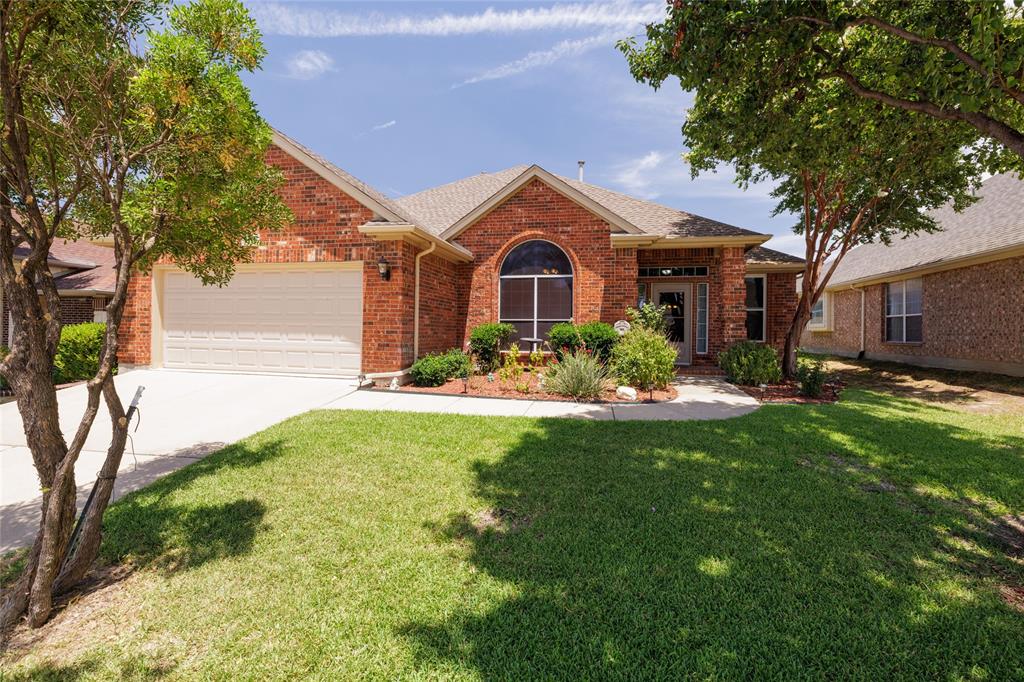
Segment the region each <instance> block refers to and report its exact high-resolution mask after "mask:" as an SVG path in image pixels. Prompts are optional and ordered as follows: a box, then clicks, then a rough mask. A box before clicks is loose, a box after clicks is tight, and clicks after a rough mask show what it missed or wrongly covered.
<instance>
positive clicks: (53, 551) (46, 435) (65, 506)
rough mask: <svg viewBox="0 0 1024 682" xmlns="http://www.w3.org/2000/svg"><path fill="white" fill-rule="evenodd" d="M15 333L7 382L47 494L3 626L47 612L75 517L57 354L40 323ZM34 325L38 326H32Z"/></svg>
mask: <svg viewBox="0 0 1024 682" xmlns="http://www.w3.org/2000/svg"><path fill="white" fill-rule="evenodd" d="M24 327H29V328H22V329H20V330H19V332H18V334H17V335H16V338H15V343H14V348H13V349H12V355H16V357H17V359H18V360H19V362H18V363H17V366H16V367H15V370H16V371H12V372H10V373H9V381H10V384H11V388H12V389H13V391H14V395H15V398H16V400H17V404H18V411H19V412H20V413H21V415H22V422H23V424H24V429H25V439H26V443H27V445H28V448H29V450H30V451H31V453H32V459H33V463H34V464H35V468H36V472H37V474H38V476H39V483H40V490H41V491H42V493H43V497H42V503H41V505H40V511H41V518H40V524H39V534H38V536H37V538H36V542H35V544H34V545H33V548H32V551H31V552H30V554H29V557H28V561H27V563H26V567H25V572H24V574H23V576H22V580H20V581H19V582H18V584H17V585H16V586H15V587H14V588H12V589H11V594H10V595H9V597H8V598H7V599H5V601H4V603H3V605H2V606H0V626H8V625H10V624H11V623H12V622H13V621H14V620H16V619H17V617H18V616H19V615H21V613H24V612H25V610H26V608H27V610H28V613H29V622H30V623H32V624H33V625H38V624H41V623H42V622H44V621H45V620H46V618H48V617H49V614H50V609H51V605H52V594H51V591H52V590H51V586H52V584H53V579H54V578H55V577H56V575H57V571H58V569H59V568H60V563H61V561H62V560H63V556H64V550H65V548H66V546H67V540H68V538H69V537H70V535H71V529H72V528H73V526H74V520H75V498H76V494H77V489H76V486H75V470H74V461H75V459H77V452H75V453H69V451H68V448H67V444H66V442H65V440H64V436H63V434H62V433H61V430H60V422H59V413H58V408H57V392H56V389H55V388H54V386H53V370H52V367H53V357H52V353H50V351H49V348H48V346H49V344H47V343H46V341H45V339H44V334H45V332H44V330H43V329H42V328H41V327H42V325H39V324H32V323H29V324H26V325H24ZM30 327H35V328H34V329H33V328H30Z"/></svg>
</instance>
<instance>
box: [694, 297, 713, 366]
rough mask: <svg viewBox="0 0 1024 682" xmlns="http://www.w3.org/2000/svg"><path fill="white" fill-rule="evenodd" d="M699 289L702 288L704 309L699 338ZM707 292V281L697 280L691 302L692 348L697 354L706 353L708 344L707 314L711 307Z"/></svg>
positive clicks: (708, 321) (708, 314)
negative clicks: (702, 330)
mask: <svg viewBox="0 0 1024 682" xmlns="http://www.w3.org/2000/svg"><path fill="white" fill-rule="evenodd" d="M701 290H703V299H704V310H703V312H704V338H701V334H700V331H701V323H700V314H701V306H700V302H701V298H702V294H701ZM709 293H710V292H709V290H708V283H707V282H698V283H697V286H696V294H695V295H694V297H693V304H694V308H695V311H694V320H693V324H694V336H695V337H696V338H694V340H693V350H694V352H695V353H696V354H697V355H707V354H708V346H709V343H708V328H709V327H710V320H709V316H710V312H711V311H710V308H711V306H710V301H709V300H708V296H709ZM702 341H703V342H704V343H703V346H702V345H701V342H702ZM702 348H703V349H702Z"/></svg>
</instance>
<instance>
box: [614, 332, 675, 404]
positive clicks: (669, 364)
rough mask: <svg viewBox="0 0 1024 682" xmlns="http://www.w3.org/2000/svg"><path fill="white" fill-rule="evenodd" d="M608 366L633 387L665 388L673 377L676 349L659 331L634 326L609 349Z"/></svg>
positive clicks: (650, 389) (646, 388)
mask: <svg viewBox="0 0 1024 682" xmlns="http://www.w3.org/2000/svg"><path fill="white" fill-rule="evenodd" d="M612 366H613V367H614V368H615V373H616V374H617V375H618V377H619V379H621V380H622V381H623V382H625V383H626V384H628V385H629V386H632V387H633V388H637V389H641V390H644V391H653V390H654V389H656V388H665V387H666V386H668V384H669V382H671V381H672V379H673V378H674V377H675V373H676V349H675V348H673V347H672V346H671V345H670V344H669V342H668V339H666V338H665V336H664V335H663V334H661V333H659V332H656V331H653V330H650V329H646V328H645V327H634V328H633V329H630V330H629V331H628V332H626V335H625V336H623V337H622V339H621V340H620V341H619V343H618V345H617V346H615V349H614V350H613V351H612Z"/></svg>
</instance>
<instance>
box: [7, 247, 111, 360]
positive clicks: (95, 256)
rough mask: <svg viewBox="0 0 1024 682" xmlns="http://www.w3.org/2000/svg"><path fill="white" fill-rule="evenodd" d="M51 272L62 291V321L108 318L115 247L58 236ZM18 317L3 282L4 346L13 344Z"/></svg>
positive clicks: (19, 254)
mask: <svg viewBox="0 0 1024 682" xmlns="http://www.w3.org/2000/svg"><path fill="white" fill-rule="evenodd" d="M26 255H27V249H26V247H24V246H19V247H16V248H15V249H14V258H15V260H16V261H18V260H21V259H22V258H24V257H25V256H26ZM48 264H49V266H50V272H51V273H52V274H53V277H54V282H55V283H56V285H57V292H58V294H59V295H60V307H61V322H63V323H64V324H80V323H82V322H104V321H106V319H107V313H106V310H105V308H106V307H107V303H109V302H110V298H111V297H112V296H113V295H114V283H115V282H116V281H117V278H116V277H115V273H114V249H112V248H111V247H109V246H105V245H103V244H94V243H92V242H88V241H84V240H82V241H76V242H70V241H67V240H66V239H61V238H59V237H58V238H56V239H54V240H53V244H52V245H51V246H50V258H49V263H48ZM13 322H14V320H13V319H12V317H11V312H10V306H9V305H8V304H7V298H6V296H4V295H3V287H2V286H0V346H9V345H10V343H11V334H12V331H13V326H14V325H13Z"/></svg>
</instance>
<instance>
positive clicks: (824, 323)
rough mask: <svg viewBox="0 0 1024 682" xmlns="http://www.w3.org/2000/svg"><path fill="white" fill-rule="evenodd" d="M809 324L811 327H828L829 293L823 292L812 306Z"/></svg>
mask: <svg viewBox="0 0 1024 682" xmlns="http://www.w3.org/2000/svg"><path fill="white" fill-rule="evenodd" d="M807 326H808V327H809V328H811V329H827V328H828V293H826V292H822V294H821V297H820V298H818V302H817V303H815V304H814V305H813V306H811V319H810V320H809V321H808V322H807Z"/></svg>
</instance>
